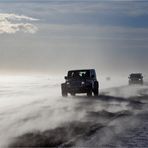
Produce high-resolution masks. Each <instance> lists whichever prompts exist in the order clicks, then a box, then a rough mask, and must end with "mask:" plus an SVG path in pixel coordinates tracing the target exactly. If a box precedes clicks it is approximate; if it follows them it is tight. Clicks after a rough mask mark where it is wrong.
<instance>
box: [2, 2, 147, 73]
mask: <svg viewBox="0 0 148 148" xmlns="http://www.w3.org/2000/svg"><path fill="white" fill-rule="evenodd" d="M12 14H13V15H14V16H15V17H14V18H15V19H13V20H12V18H10V17H9V18H8V17H6V15H8V16H10V15H12ZM18 17H19V18H20V20H17V19H18ZM24 17H25V18H24ZM0 18H1V19H0V32H1V33H2V34H0V44H1V48H0V67H1V71H2V72H7V71H9V72H13V71H15V72H20V71H21V72H34V71H35V72H51V73H59V72H61V73H63V72H65V70H68V69H74V68H96V69H98V71H101V73H114V72H125V73H126V72H130V71H144V72H146V71H147V70H146V69H147V66H146V65H147V62H148V61H147V57H148V52H147V47H148V21H147V18H148V2H147V1H112V0H108V1H99V0H93V1H91V0H87V1H86V0H81V1H76V0H75V1H74V0H71V1H63V0H55V1H51V0H30V1H27V0H23V1H19V0H17V1H16V0H8V1H0ZM2 18H3V19H2ZM16 18H17V19H16ZM2 23H5V24H4V25H3V27H2ZM4 26H5V27H6V26H7V28H8V29H11V30H10V31H9V32H8V31H6V30H4ZM14 26H15V27H14ZM16 26H17V27H16ZM22 26H23V27H22ZM2 29H3V30H2ZM1 30H2V31H1ZM24 32H25V33H24ZM11 33H13V34H11ZM32 33H33V34H32Z"/></svg>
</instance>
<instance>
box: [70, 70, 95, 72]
mask: <svg viewBox="0 0 148 148" xmlns="http://www.w3.org/2000/svg"><path fill="white" fill-rule="evenodd" d="M88 70H89V71H95V69H76V70H69V71H68V72H71V71H88Z"/></svg>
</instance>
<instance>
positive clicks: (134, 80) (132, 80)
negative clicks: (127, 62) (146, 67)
mask: <svg viewBox="0 0 148 148" xmlns="http://www.w3.org/2000/svg"><path fill="white" fill-rule="evenodd" d="M128 78H129V85H132V84H141V85H143V76H142V73H132V74H130V75H129V77H128Z"/></svg>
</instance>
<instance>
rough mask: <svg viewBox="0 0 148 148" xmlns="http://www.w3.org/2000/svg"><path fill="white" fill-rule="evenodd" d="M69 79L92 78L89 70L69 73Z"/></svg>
mask: <svg viewBox="0 0 148 148" xmlns="http://www.w3.org/2000/svg"><path fill="white" fill-rule="evenodd" d="M68 78H69V79H84V78H90V71H89V70H82V71H69V72H68Z"/></svg>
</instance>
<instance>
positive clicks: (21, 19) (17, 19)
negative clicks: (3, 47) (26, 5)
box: [0, 13, 38, 34]
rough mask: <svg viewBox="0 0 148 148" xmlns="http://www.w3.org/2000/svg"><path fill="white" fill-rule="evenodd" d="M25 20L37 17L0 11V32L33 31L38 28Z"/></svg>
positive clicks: (33, 19) (32, 19)
mask: <svg viewBox="0 0 148 148" xmlns="http://www.w3.org/2000/svg"><path fill="white" fill-rule="evenodd" d="M26 21H37V19H35V18H31V17H28V16H24V15H16V14H13V13H12V14H8V13H0V34H3V33H8V34H12V33H16V32H18V31H22V32H25V33H35V32H36V31H37V30H38V28H37V27H36V26H35V25H33V24H31V23H26Z"/></svg>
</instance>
